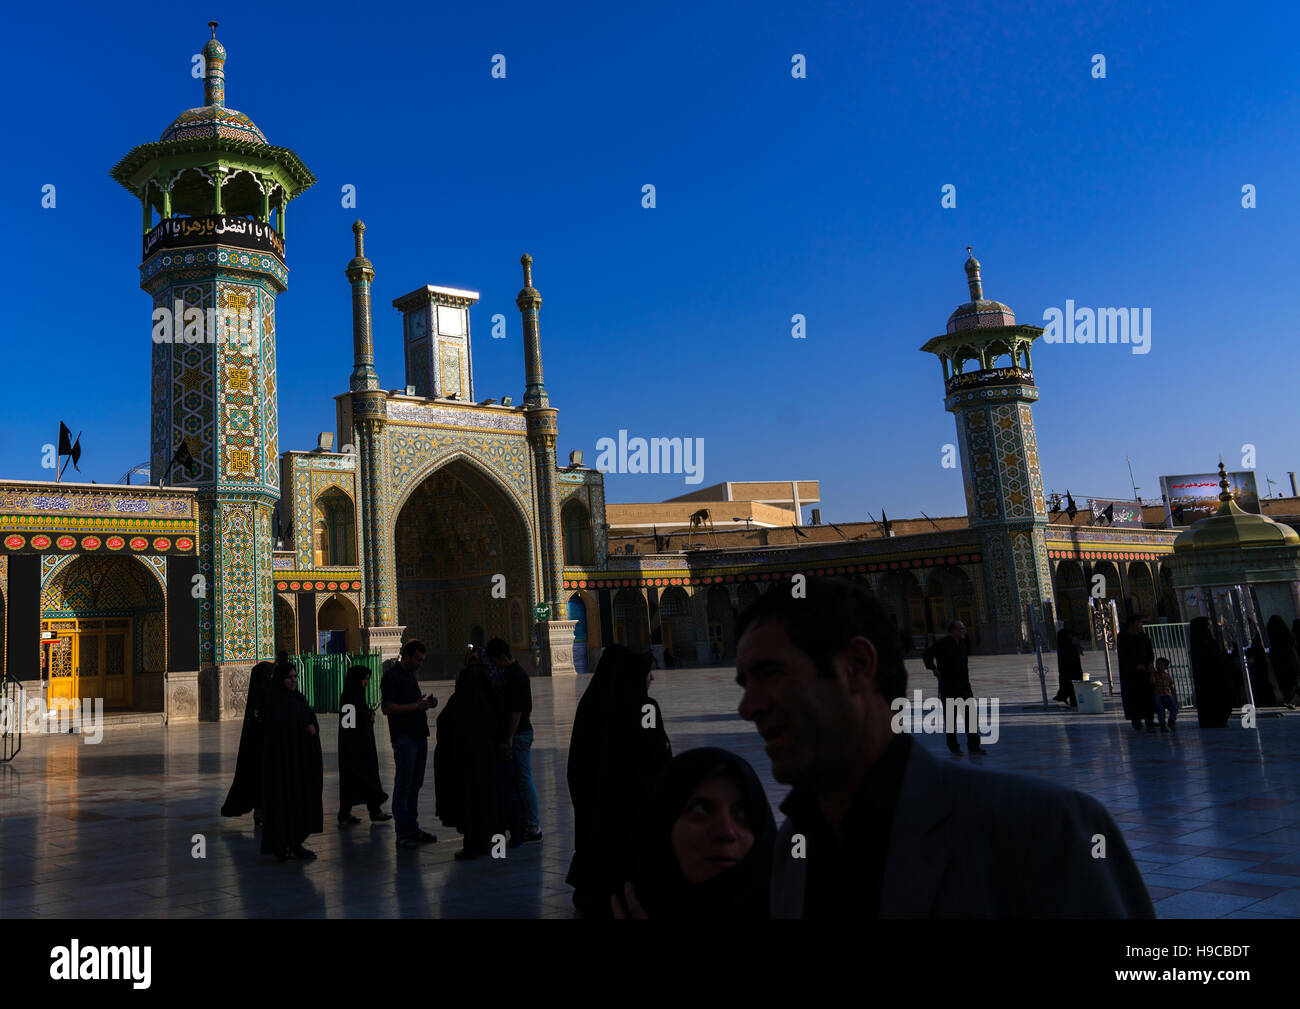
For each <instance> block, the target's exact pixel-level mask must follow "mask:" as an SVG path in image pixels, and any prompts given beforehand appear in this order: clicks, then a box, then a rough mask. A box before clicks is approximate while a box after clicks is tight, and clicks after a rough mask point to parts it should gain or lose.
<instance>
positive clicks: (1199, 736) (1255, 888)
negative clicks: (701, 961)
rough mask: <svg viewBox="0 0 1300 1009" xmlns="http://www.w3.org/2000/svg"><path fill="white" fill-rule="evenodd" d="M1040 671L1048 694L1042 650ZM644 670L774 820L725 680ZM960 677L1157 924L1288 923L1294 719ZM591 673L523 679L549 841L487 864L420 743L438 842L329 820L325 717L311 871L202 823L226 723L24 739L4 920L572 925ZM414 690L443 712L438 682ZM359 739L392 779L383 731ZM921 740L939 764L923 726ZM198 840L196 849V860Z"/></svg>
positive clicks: (1013, 667) (753, 748)
mask: <svg viewBox="0 0 1300 1009" xmlns="http://www.w3.org/2000/svg"><path fill="white" fill-rule="evenodd" d="M1045 665H1046V667H1047V676H1048V694H1049V696H1050V695H1051V694H1052V693H1054V692H1055V685H1054V681H1055V661H1054V658H1051V657H1049V658H1047V659H1046V660H1045ZM908 668H909V673H910V677H911V679H910V682H909V691H910V690H911V689H916V688H919V689H921V690H923V691H924V693H925V695H926V696H931V695H933V693H934V677H933V676H932V675H931V674H930V673H929V672H928V671H926V670H925V669H924V668H923V667H922V665H921V663H920V662H919V661H917V660H910V661H909V662H908ZM1084 668H1085V670H1087V671H1089V672H1090V673H1091V674H1092V676H1093V677H1094V678H1095V679H1100V680H1101V681H1102V682H1103V683H1104V682H1105V674H1104V667H1103V666H1102V664H1101V657H1100V656H1099V655H1097V654H1095V653H1090V654H1089V655H1087V656H1086V657H1085V665H1084ZM655 677H656V681H655V683H654V685H653V687H652V689H651V694H652V695H653V696H654V697H655V698H656V699H657V700H658V701H659V703H660V705H661V706H662V709H663V713H664V716H665V719H666V723H667V730H668V734H669V737H670V739H671V740H672V745H673V750H674V752H678V753H680V752H682V751H684V750H687V749H690V748H692V747H696V746H703V745H714V746H721V747H725V748H727V749H730V750H732V751H734V752H736V753H738V754H740V755H742V756H744V757H745V758H746V759H747V760H749V761H750V763H751V764H753V766H754V768H755V770H756V771H757V772H758V774H759V776H760V778H761V779H762V780H763V782H764V784H765V785H766V787H767V792H768V797H769V799H770V800H771V801H772V804H773V807H774V809H775V806H776V805H777V803H779V802H780V801H781V799H782V798H783V797H784V795H785V793H786V789H785V787H784V786H781V785H778V784H777V783H775V782H774V781H772V779H771V775H770V769H769V765H768V762H767V759H766V757H765V755H764V753H763V748H762V745H761V740H760V739H759V737H758V735H757V734H756V733H755V732H754V731H753V728H752V726H750V725H749V724H748V723H746V722H743V721H741V720H740V718H739V717H738V716H737V714H736V704H737V702H738V700H739V696H740V691H739V688H738V687H737V686H736V685H735V683H734V679H733V677H734V670H733V669H728V668H712V669H685V670H668V671H657V672H656V673H655ZM971 679H972V682H973V684H974V686H975V690H976V693H977V694H980V695H983V696H988V697H997V698H999V701H1000V718H1001V725H1000V738H999V739H998V741H997V743H996V744H994V745H993V746H992V747H991V753H990V755H989V756H988V757H987V758H985V760H984V763H983V766H985V767H987V768H989V769H991V770H1000V771H1012V772H1017V773H1021V774H1027V775H1032V776H1035V777H1041V778H1044V779H1048V780H1051V781H1054V782H1056V783H1059V784H1061V785H1064V786H1068V787H1071V788H1077V789H1079V790H1081V791H1084V792H1086V793H1088V794H1090V795H1092V796H1094V797H1095V798H1097V799H1098V800H1100V801H1101V802H1102V803H1103V804H1104V805H1105V806H1106V807H1107V808H1108V809H1109V810H1110V812H1111V814H1112V815H1113V816H1114V817H1115V819H1116V820H1117V821H1118V823H1119V825H1120V827H1121V829H1122V830H1123V832H1124V837H1125V840H1126V841H1127V843H1128V845H1129V847H1130V848H1131V849H1132V850H1133V853H1134V856H1135V857H1136V859H1137V861H1138V865H1139V867H1140V869H1141V871H1142V874H1143V876H1144V878H1145V880H1146V883H1147V887H1148V889H1149V890H1150V893H1151V898H1152V900H1153V901H1154V903H1155V907H1156V912H1157V914H1158V915H1160V916H1161V917H1198V918H1214V917H1233V918H1237V917H1250V918H1266V917H1281V918H1296V917H1300V783H1298V779H1297V775H1296V773H1295V770H1296V767H1297V766H1298V765H1297V762H1298V761H1300V713H1297V714H1292V713H1289V712H1288V713H1286V714H1285V715H1283V716H1282V717H1270V716H1269V714H1267V713H1266V714H1265V715H1264V716H1263V717H1261V718H1260V720H1259V728H1258V730H1257V731H1254V730H1247V729H1243V728H1241V727H1240V721H1239V720H1234V721H1233V722H1232V723H1231V724H1230V727H1229V728H1226V729H1219V730H1205V731H1203V730H1201V729H1199V728H1198V727H1197V724H1196V715H1195V712H1194V711H1191V710H1185V711H1184V712H1183V713H1182V716H1181V720H1180V730H1179V731H1178V732H1177V733H1174V734H1159V735H1148V734H1146V733H1135V732H1134V731H1133V730H1132V729H1131V728H1130V727H1129V726H1128V725H1127V724H1126V723H1125V722H1124V721H1123V720H1122V717H1121V715H1120V713H1119V699H1118V697H1108V698H1107V702H1106V707H1107V710H1106V713H1105V714H1104V715H1080V714H1077V713H1074V712H1069V711H1066V710H1064V709H1061V708H1060V707H1059V706H1057V705H1053V706H1052V708H1053V710H1050V711H1047V712H1044V711H1043V710H1042V707H1041V693H1040V690H1039V684H1038V678H1037V674H1036V670H1035V668H1034V660H1033V656H996V657H979V658H974V659H972V660H971ZM588 682H589V679H588V678H587V677H585V676H583V677H578V678H573V677H569V678H557V679H534V680H532V681H531V683H532V689H533V704H534V709H533V715H532V720H533V723H534V726H535V729H536V741H535V743H534V746H533V767H534V773H535V777H536V782H537V790H538V793H539V795H540V797H541V804H542V829H543V831H544V832H545V838H544V840H543V841H542V842H541V843H540V844H535V845H530V846H526V847H523V848H520V849H515V850H512V851H510V852H509V854H508V857H507V858H506V859H504V860H498V861H494V860H490V859H481V860H478V861H475V862H469V863H461V862H456V861H455V860H453V858H452V852H453V851H454V850H455V849H456V848H457V847H458V846H459V844H458V842H457V840H456V835H454V834H453V833H451V832H450V831H448V830H447V829H445V828H443V827H442V825H441V824H440V823H439V822H438V821H437V820H436V819H435V818H434V816H433V808H434V795H433V773H432V770H433V769H432V746H431V747H430V767H429V772H428V775H427V778H426V783H425V788H424V792H423V793H422V796H421V823H422V826H424V827H425V829H428V830H431V831H433V833H435V834H437V835H438V838H439V842H438V843H437V844H436V845H429V846H427V847H425V848H423V849H420V850H416V851H398V850H396V848H395V846H394V844H393V826H392V823H391V822H389V823H384V824H374V825H372V824H370V823H369V821H368V820H366V819H365V817H364V812H363V811H362V813H361V815H362V823H361V824H359V825H356V826H352V827H348V828H339V827H338V826H337V825H336V823H335V822H334V812H335V809H336V797H337V780H338V770H337V749H336V741H337V735H338V724H337V717H336V716H333V715H322V716H321V718H320V721H321V737H322V744H323V749H324V754H325V796H324V805H325V821H326V826H325V831H324V833H323V834H320V835H314V836H312V837H311V838H309V839H308V841H307V844H308V847H310V848H312V849H313V850H314V851H316V852H317V854H318V855H319V858H318V859H317V860H316V861H314V862H310V863H300V862H292V861H291V862H287V863H283V864H281V863H277V862H276V861H275V860H274V859H272V858H270V857H269V856H263V855H260V854H259V852H258V838H257V836H256V835H255V833H254V829H253V823H252V817H251V816H248V817H243V818H240V819H237V820H232V819H225V818H223V817H221V815H220V814H219V813H218V808H219V807H220V805H221V803H222V800H223V799H224V797H225V794H226V791H227V789H228V788H229V786H230V781H231V778H232V776H233V774H234V767H235V757H236V753H237V750H238V743H239V734H240V728H241V725H240V722H239V721H237V720H236V721H228V722H221V723H200V724H198V725H187V726H177V727H172V728H167V727H163V726H159V725H149V724H137V725H134V726H133V725H129V724H116V725H110V726H109V727H108V728H107V729H106V730H105V731H104V734H103V739H102V742H100V743H98V744H96V745H86V743H85V742H84V741H83V739H82V738H81V737H80V736H76V735H66V734H65V735H57V736H55V735H49V736H41V735H28V736H25V737H24V739H23V747H22V751H21V753H20V754H19V755H18V756H17V757H16V758H15V759H14V760H13V761H12V762H11V763H9V764H6V765H0V797H2V798H3V814H2V815H0V917H5V918H22V917H54V918H59V917H70V918H71V917H76V918H100V917H150V918H173V917H175V918H203V917H234V918H245V917H276V918H283V917H289V918H319V917H445V918H461V917H476V918H481V917H509V918H569V917H572V916H573V911H572V906H571V904H570V898H569V895H570V890H569V888H568V887H567V886H566V885H565V883H564V876H565V873H566V871H567V868H568V863H569V858H570V856H571V854H572V810H571V808H570V806H569V801H568V790H567V786H566V784H565V763H566V750H567V744H568V738H569V733H570V730H571V728H572V721H573V713H574V710H575V708H576V706H577V701H578V698H579V697H580V696H581V692H582V690H583V689H584V688H585V686H586V684H587V683H588ZM425 689H426V690H427V691H428V692H431V693H433V694H435V695H436V696H437V697H438V698H439V699H440V701H444V700H445V699H446V698H447V697H448V696H449V695H450V693H451V689H452V684H451V683H450V682H449V681H430V682H428V683H426V684H425ZM438 710H440V708H439V709H437V710H435V711H434V712H433V715H434V716H435V717H436V715H437V711H438ZM430 722H431V725H432V722H433V718H431V719H430ZM377 735H378V737H379V743H380V749H379V759H380V773H381V776H382V777H383V778H384V779H385V783H386V787H390V783H391V781H392V773H393V765H392V755H391V752H390V751H389V750H388V748H387V746H386V743H387V731H386V729H385V728H379V729H378V731H377ZM432 742H433V740H431V743H432ZM918 742H919V743H920V744H921V745H923V746H925V747H927V748H929V749H931V750H932V751H934V752H936V753H940V754H944V756H945V759H950V758H948V757H947V756H946V751H945V749H944V740H943V737H942V736H941V735H922V736H919V737H918ZM960 759H961V760H963V761H966V760H968V759H969V758H967V757H964V756H963V757H962V758H960ZM390 790H391V789H390ZM780 818H781V817H780V814H779V813H778V820H779V819H780ZM200 844H202V845H204V846H205V847H206V857H205V858H196V857H194V851H195V850H196V846H197V845H200Z"/></svg>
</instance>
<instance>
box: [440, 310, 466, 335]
mask: <svg viewBox="0 0 1300 1009" xmlns="http://www.w3.org/2000/svg"><path fill="white" fill-rule="evenodd" d="M438 335H439V336H464V335H465V310H464V309H463V308H451V307H450V306H448V305H439V306H438Z"/></svg>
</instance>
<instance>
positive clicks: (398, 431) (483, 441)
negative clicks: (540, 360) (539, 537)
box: [383, 424, 532, 515]
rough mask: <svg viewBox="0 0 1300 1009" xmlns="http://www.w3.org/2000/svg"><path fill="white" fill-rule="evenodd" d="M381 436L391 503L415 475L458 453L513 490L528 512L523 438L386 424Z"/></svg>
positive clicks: (526, 457)
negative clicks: (385, 457) (384, 449)
mask: <svg viewBox="0 0 1300 1009" xmlns="http://www.w3.org/2000/svg"><path fill="white" fill-rule="evenodd" d="M383 440H384V441H385V442H386V443H387V451H386V453H385V455H386V456H387V459H386V462H387V468H386V476H387V484H388V500H389V501H391V502H394V504H396V502H399V501H401V500H402V498H403V497H404V496H405V495H406V493H407V492H408V491H409V489H410V488H411V487H412V486H413V485H414V484H415V482H416V481H417V480H418V479H420V478H421V477H423V476H426V475H427V474H428V473H430V472H432V470H434V469H436V468H437V465H438V464H439V463H441V462H442V461H443V460H444V459H446V458H447V457H449V456H452V455H454V454H457V453H459V454H463V455H466V456H469V457H471V458H472V459H474V460H475V461H476V462H478V463H480V464H481V465H483V466H484V467H485V468H486V469H488V470H489V471H491V472H492V473H494V474H495V475H496V476H497V477H498V478H499V479H500V480H501V482H502V483H503V484H505V486H506V487H507V488H509V490H510V491H511V493H512V494H514V496H515V499H516V501H517V503H518V504H519V507H520V509H521V510H522V511H523V512H524V514H526V515H531V512H532V472H531V470H532V459H531V457H530V453H529V447H528V441H527V439H526V438H523V437H511V436H509V435H506V434H482V433H478V432H471V431H440V430H436V429H429V428H413V427H407V426H405V425H400V424H389V425H387V427H386V428H385V431H384V436H383Z"/></svg>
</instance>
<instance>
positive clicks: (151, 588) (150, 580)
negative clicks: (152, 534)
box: [41, 557, 164, 615]
mask: <svg viewBox="0 0 1300 1009" xmlns="http://www.w3.org/2000/svg"><path fill="white" fill-rule="evenodd" d="M163 602H164V597H163V591H162V588H161V586H160V585H159V584H158V581H157V579H156V577H155V576H154V574H153V571H152V570H151V569H150V568H148V567H146V566H145V565H144V564H142V563H141V562H140V560H139V559H138V558H134V557H77V558H74V559H73V562H72V563H69V564H65V565H60V566H59V571H58V573H57V575H56V576H55V577H54V578H52V579H51V580H50V581H49V582H48V583H47V584H45V585H44V586H43V587H42V589H41V612H42V615H45V614H48V613H75V614H78V615H83V614H84V615H90V614H94V613H103V612H113V613H120V612H127V611H134V610H142V609H145V608H151V607H162V606H163Z"/></svg>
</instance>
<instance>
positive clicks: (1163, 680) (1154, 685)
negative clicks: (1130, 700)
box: [1151, 655, 1178, 732]
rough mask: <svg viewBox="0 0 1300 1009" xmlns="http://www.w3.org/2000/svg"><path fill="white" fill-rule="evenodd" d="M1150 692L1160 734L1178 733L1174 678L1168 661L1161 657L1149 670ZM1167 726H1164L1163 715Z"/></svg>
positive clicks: (1176, 697)
mask: <svg viewBox="0 0 1300 1009" xmlns="http://www.w3.org/2000/svg"><path fill="white" fill-rule="evenodd" d="M1151 691H1152V693H1153V694H1154V695H1155V696H1154V700H1155V706H1156V716H1157V717H1158V718H1159V719H1160V731H1161V732H1177V731H1178V725H1177V722H1178V692H1177V691H1176V690H1175V689H1174V677H1173V674H1172V673H1170V672H1169V660H1168V659H1166V658H1165V657H1164V656H1163V655H1162V656H1161V657H1160V658H1158V659H1156V666H1155V668H1154V669H1152V670H1151ZM1166 714H1167V715H1168V716H1169V724H1168V725H1167V726H1166V725H1165V715H1166Z"/></svg>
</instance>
